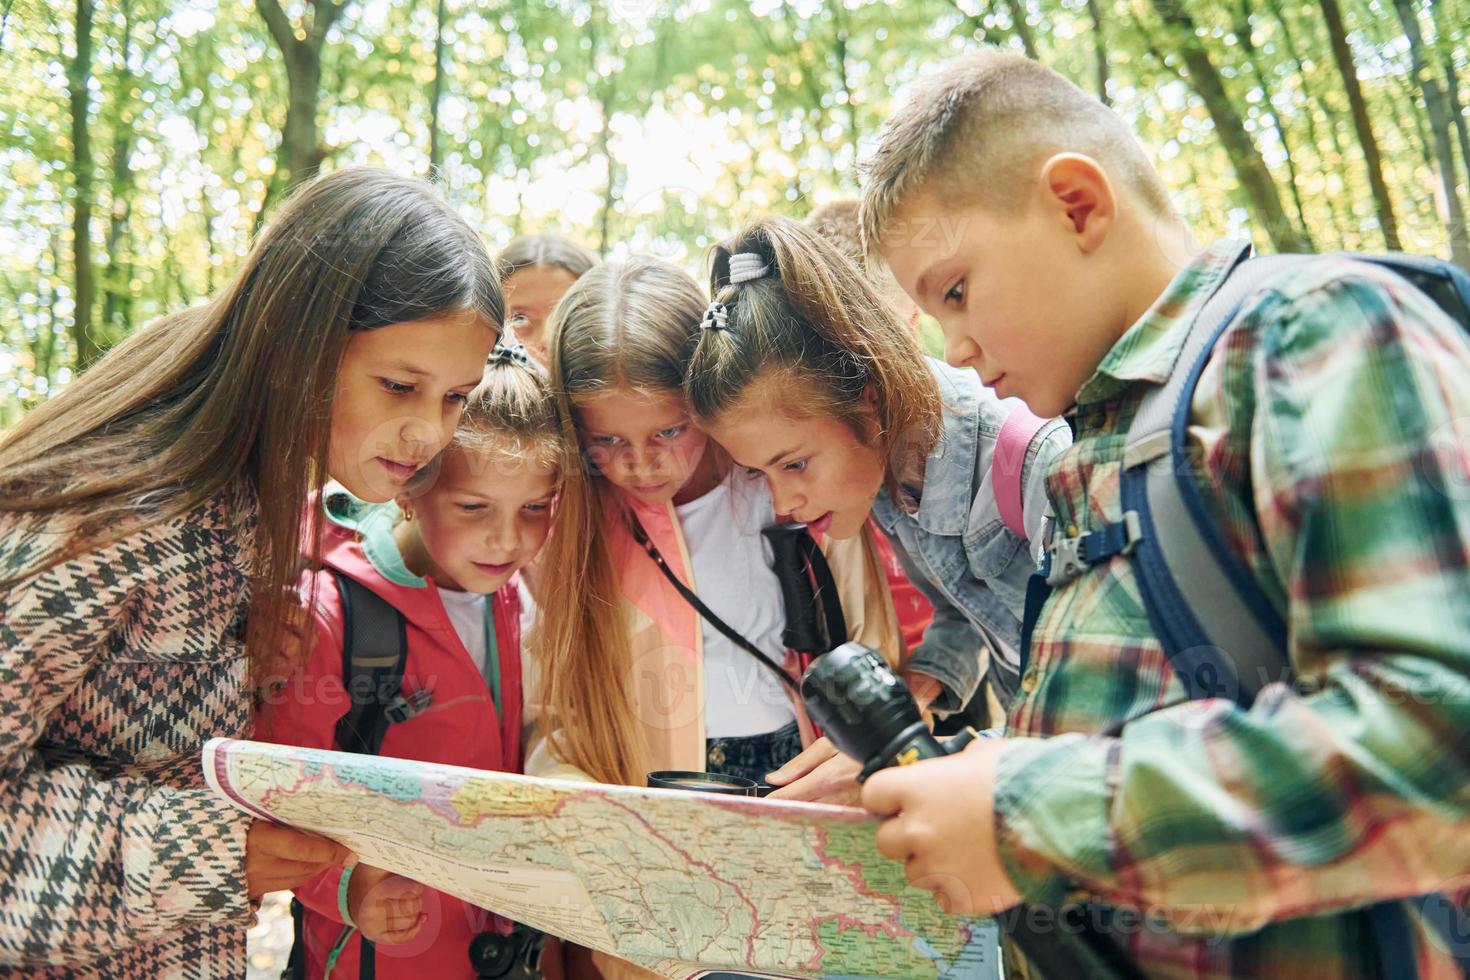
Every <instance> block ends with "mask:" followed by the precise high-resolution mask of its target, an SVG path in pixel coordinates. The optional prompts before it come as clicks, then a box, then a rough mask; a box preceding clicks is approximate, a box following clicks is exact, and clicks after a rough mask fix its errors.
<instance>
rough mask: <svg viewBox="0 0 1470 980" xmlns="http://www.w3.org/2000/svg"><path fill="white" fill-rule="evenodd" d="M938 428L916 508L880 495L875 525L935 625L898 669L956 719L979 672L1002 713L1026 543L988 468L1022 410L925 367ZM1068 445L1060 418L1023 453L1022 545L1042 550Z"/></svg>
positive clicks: (969, 376)
mask: <svg viewBox="0 0 1470 980" xmlns="http://www.w3.org/2000/svg"><path fill="white" fill-rule="evenodd" d="M929 366H930V369H931V370H932V371H933V372H934V377H935V380H936V381H938V383H939V396H940V402H941V405H942V410H943V420H944V428H943V432H942V434H941V435H940V437H939V439H938V440H937V441H936V443H935V445H934V448H933V449H931V450H930V451H929V455H928V457H927V458H926V459H925V461H924V479H923V486H922V488H918V492H917V493H916V494H915V495H916V496H917V497H918V498H919V499H918V504H917V507H912V506H905V505H904V503H901V502H899V501H896V500H894V499H893V495H892V494H891V493H890V492H889V491H888V490H887V489H886V488H885V489H883V490H881V491H879V493H878V498H877V499H876V500H875V501H874V502H873V516H874V517H875V518H876V519H877V522H878V525H879V527H881V528H882V529H883V532H884V534H886V535H887V536H888V539H889V540H890V541H891V542H892V543H893V550H894V553H895V554H896V555H897V556H898V558H899V561H900V562H902V563H903V566H904V570H905V571H906V572H907V573H908V576H909V579H910V580H911V581H912V582H913V583H914V586H915V587H916V588H918V589H919V591H920V592H922V593H924V595H925V596H927V597H928V599H929V601H930V602H931V603H932V604H933V606H934V621H933V622H932V623H930V625H929V628H928V629H927V630H925V632H924V638H923V640H921V641H920V642H919V645H918V648H917V649H915V650H914V651H913V652H912V656H911V657H910V659H909V661H908V662H907V664H906V668H907V669H909V670H913V671H917V672H919V673H923V674H927V675H929V676H930V677H933V678H935V679H936V680H938V681H939V682H940V684H941V685H942V686H943V690H942V691H941V693H940V695H939V697H938V698H937V699H936V700H935V702H934V709H935V710H936V711H939V712H952V711H958V710H959V709H960V708H962V707H964V705H965V704H966V702H968V701H969V700H970V698H971V697H972V696H973V695H974V693H975V690H976V688H977V687H978V686H979V684H980V680H981V678H982V677H983V676H985V675H986V673H987V667H988V671H989V676H990V679H991V686H992V687H993V689H994V692H995V695H996V697H997V698H999V700H1000V702H1001V704H1002V705H1004V704H1007V703H1009V701H1010V699H1011V695H1013V694H1014V693H1015V690H1016V683H1017V673H1018V667H1019V655H1018V652H1017V651H1018V650H1019V649H1020V643H1021V616H1022V613H1023V611H1024V608H1025V599H1026V581H1027V579H1028V578H1029V577H1030V575H1031V572H1032V571H1034V570H1035V566H1036V563H1035V561H1034V559H1033V554H1034V552H1035V551H1036V550H1037V549H1036V548H1034V547H1028V546H1027V542H1026V540H1023V539H1022V538H1020V537H1017V536H1016V535H1015V534H1014V533H1012V532H1011V531H1010V529H1008V528H1007V527H1006V526H1005V522H1004V521H1002V519H1001V516H1000V509H999V507H998V506H997V504H996V502H995V488H994V482H993V479H992V475H991V471H990V468H991V460H992V458H993V457H994V454H995V442H996V438H997V436H998V435H999V434H1000V428H1001V425H1002V424H1003V423H1004V422H1005V420H1006V416H1007V415H1009V414H1010V412H1011V411H1012V410H1013V409H1014V408H1016V407H1018V406H1019V405H1020V403H1019V402H1017V401H1015V400H1002V399H1000V398H998V397H996V395H995V393H994V392H993V391H991V390H990V389H989V388H986V387H985V386H984V385H982V384H981V383H980V379H979V377H977V376H976V374H975V372H974V371H970V370H967V369H966V370H961V369H957V368H952V367H949V366H947V365H945V364H942V363H940V362H939V361H935V360H931V361H930V362H929ZM1071 443H1072V432H1071V430H1070V429H1069V428H1068V427H1067V425H1066V423H1065V422H1063V421H1062V420H1060V419H1056V420H1053V421H1051V422H1048V423H1047V424H1046V426H1045V427H1044V428H1042V430H1041V431H1040V432H1038V433H1037V434H1036V437H1035V438H1034V439H1032V441H1031V445H1030V447H1029V448H1028V449H1027V450H1026V460H1025V463H1024V464H1023V466H1022V469H1021V479H1022V496H1023V499H1024V501H1025V510H1026V514H1025V524H1026V530H1027V536H1028V538H1030V539H1031V540H1032V541H1035V542H1038V543H1039V542H1040V540H1041V529H1042V521H1043V517H1044V515H1045V512H1046V472H1047V470H1048V468H1049V467H1050V465H1051V462H1052V460H1054V459H1056V458H1057V456H1059V455H1060V454H1061V453H1062V452H1063V450H1065V449H1066V448H1067V447H1068V446H1070V445H1071Z"/></svg>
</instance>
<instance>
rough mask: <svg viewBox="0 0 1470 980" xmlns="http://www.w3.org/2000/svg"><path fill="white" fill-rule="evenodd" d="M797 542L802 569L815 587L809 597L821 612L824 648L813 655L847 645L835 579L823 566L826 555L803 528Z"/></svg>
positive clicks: (825, 563) (829, 567) (840, 599)
mask: <svg viewBox="0 0 1470 980" xmlns="http://www.w3.org/2000/svg"><path fill="white" fill-rule="evenodd" d="M798 540H799V541H800V542H801V550H802V557H803V558H804V559H805V560H806V567H807V569H809V570H810V572H811V577H812V582H813V583H814V584H815V586H816V588H815V589H814V590H813V594H812V598H813V600H814V601H815V602H816V604H817V609H818V610H819V612H820V613H821V617H822V620H821V621H822V626H823V630H824V631H825V633H826V636H825V639H826V645H825V646H823V648H822V649H821V650H818V651H816V652H817V653H826V652H827V651H828V650H835V649H837V648H838V647H840V646H841V645H842V644H844V643H846V642H847V616H846V615H845V614H844V613H843V612H842V596H841V595H839V594H838V592H837V579H836V578H834V577H833V575H832V566H831V565H829V564H827V555H826V554H825V553H824V552H823V551H822V548H821V545H819V544H817V541H816V539H815V538H813V537H812V535H811V532H810V531H808V530H807V529H806V528H802V529H801V537H800V538H799V539H798Z"/></svg>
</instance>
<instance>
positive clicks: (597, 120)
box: [0, 0, 1470, 428]
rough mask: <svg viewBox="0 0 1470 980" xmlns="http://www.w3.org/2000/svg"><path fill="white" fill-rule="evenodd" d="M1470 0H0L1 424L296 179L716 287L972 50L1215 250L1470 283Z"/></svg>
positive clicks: (163, 296)
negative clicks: (416, 192)
mask: <svg viewBox="0 0 1470 980" xmlns="http://www.w3.org/2000/svg"><path fill="white" fill-rule="evenodd" d="M1467 25H1470V0H1320V2H1319V3H1315V4H1305V5H1304V4H1299V3H1294V2H1292V0H903V2H899V0H593V2H587V0H488V2H473V0H347V2H344V0H309V2H303V0H295V2H282V0H253V2H248V0H189V2H178V3H167V2H162V0H69V2H54V3H48V2H44V0H0V79H4V83H3V84H0V175H3V179H0V428H3V427H4V426H5V425H7V424H9V423H10V422H13V421H14V419H15V418H17V417H18V416H19V414H20V413H21V412H23V411H24V410H25V409H26V408H28V407H30V406H33V405H34V404H36V403H37V402H38V401H40V400H41V399H44V398H46V397H47V396H48V395H50V394H53V393H54V392H56V391H57V390H59V389H60V388H61V387H62V386H64V385H65V384H66V383H67V382H68V381H69V380H70V379H71V378H73V377H75V375H76V374H77V373H78V371H79V370H81V369H83V368H84V367H85V366H86V365H88V364H90V363H91V362H92V361H94V360H95V359H96V358H97V357H98V356H99V355H100V353H101V352H102V351H104V350H106V348H107V347H108V346H110V345H111V344H114V343H116V342H117V341H118V340H119V339H120V338H122V337H123V336H125V335H126V334H127V333H128V332H129V331H131V330H133V329H135V328H137V327H138V326H139V325H141V324H143V323H146V322H147V321H149V320H150V319H152V318H154V317H156V316H157V315H159V314H160V313H162V312H165V311H168V310H172V309H177V308H179V307H182V306H186V305H188V304H191V303H194V302H197V301H199V300H200V299H202V298H203V297H205V296H207V295H208V294H209V293H211V292H212V291H213V290H215V289H216V288H217V287H219V286H220V285H222V284H223V283H224V282H225V281H226V280H227V279H228V277H229V276H230V275H231V274H232V272H233V270H234V269H235V268H236V267H237V265H238V263H239V261H240V258H241V257H242V256H243V255H244V254H245V252H246V250H247V249H248V247H249V244H250V242H251V240H252V236H253V235H255V233H256V232H257V231H258V230H259V229H260V227H261V224H262V222H263V221H265V220H266V219H268V218H269V216H270V214H271V213H272V211H273V209H274V208H275V207H277V206H278V205H279V202H280V201H281V200H282V198H283V197H284V196H285V194H286V193H287V191H288V189H289V188H290V187H291V186H292V185H293V184H294V183H296V182H298V181H300V180H303V179H306V178H308V177H310V176H311V175H312V174H314V173H317V172H319V171H326V170H331V169H335V168H339V167H343V166H347V165H351V164H359V163H371V164H379V165H385V166H389V167H394V168H397V169H400V170H402V171H405V172H412V173H418V174H424V175H430V174H432V175H434V178H435V179H436V180H437V181H438V182H439V183H440V185H441V186H442V188H443V190H444V192H445V194H446V195H447V196H448V198H449V199H450V201H451V202H452V203H453V204H454V206H455V207H456V208H457V209H458V210H460V211H461V212H462V213H463V214H464V215H465V217H466V218H468V219H469V220H470V221H471V222H472V223H473V224H474V225H475V227H477V228H478V229H480V230H481V231H482V233H483V234H484V236H485V238H486V241H487V243H488V244H489V245H490V246H491V247H492V248H499V247H501V246H503V245H504V244H505V243H506V242H507V241H508V240H509V238H510V237H511V236H512V235H514V234H516V233H518V232H523V231H538V230H544V229H555V230H559V231H562V232H564V233H566V234H569V235H571V236H573V237H574V238H577V239H579V240H580V241H582V242H583V243H584V244H586V245H588V246H589V247H590V248H592V249H594V250H595V251H598V252H600V253H602V254H604V255H612V254H627V253H652V254H656V255H659V256H662V257H664V258H667V259H670V260H672V261H674V262H676V263H679V264H681V265H684V266H685V267H687V268H689V269H690V271H691V272H695V273H696V274H697V275H699V276H701V278H702V275H703V265H704V261H705V252H706V250H707V248H708V247H709V245H710V244H711V243H713V242H715V241H718V240H719V239H720V238H721V237H723V236H724V235H726V234H728V233H729V232H731V231H732V230H734V229H735V228H737V227H738V226H739V225H740V224H741V223H742V222H743V221H745V220H747V219H749V218H752V217H754V216H756V215H759V214H763V213H769V212H781V213H786V214H790V215H792V216H795V217H801V216H803V215H805V214H806V213H807V212H809V211H810V210H811V209H812V208H814V207H816V206H818V205H820V204H822V203H825V202H827V201H830V200H833V199H835V198H838V197H843V196H849V195H852V194H853V193H855V191H856V190H857V187H858V164H859V163H860V161H861V160H862V159H863V158H864V156H865V153H866V152H867V151H868V150H869V149H870V148H871V145H872V141H873V138H874V136H875V135H876V133H877V131H878V127H879V126H880V124H881V122H882V120H883V119H884V118H885V116H886V115H887V113H888V112H890V111H891V110H892V109H893V108H894V107H895V105H897V104H899V100H901V96H902V93H903V90H904V88H905V86H906V85H907V84H908V83H909V82H911V81H912V80H913V79H915V78H916V77H919V76H920V75H922V74H923V73H924V72H926V71H932V70H933V69H934V68H935V67H936V66H938V65H939V64H940V63H942V62H943V61H944V60H945V59H947V58H949V57H952V56H953V55H955V54H958V53H960V52H963V51H965V50H967V49H970V48H973V47H974V46H976V45H980V44H993V45H1001V46H1005V47H1009V48H1013V49H1015V50H1017V51H1023V52H1025V53H1027V54H1030V55H1032V56H1034V57H1036V58H1039V59H1040V60H1042V61H1043V62H1045V63H1046V64H1048V65H1050V66H1052V67H1054V68H1055V69H1057V70H1058V71H1060V72H1062V73H1063V74H1064V75H1066V76H1067V77H1069V78H1071V79H1072V80H1074V81H1075V82H1076V83H1077V84H1078V85H1081V86H1083V87H1084V88H1086V89H1088V90H1089V91H1092V92H1094V93H1096V94H1097V95H1098V96H1099V97H1101V98H1102V99H1103V100H1105V101H1106V102H1108V103H1109V104H1110V105H1112V106H1114V107H1115V108H1116V109H1117V110H1118V111H1119V112H1121V113H1122V114H1123V115H1124V116H1125V117H1126V118H1127V119H1128V120H1129V122H1130V123H1131V124H1132V125H1133V126H1134V128H1135V130H1136V132H1137V133H1138V134H1139V136H1140V137H1141V139H1142V140H1143V142H1144V144H1145V145H1146V147H1147V148H1148V150H1149V152H1150V154H1151V155H1152V156H1153V158H1154V159H1155V161H1156V162H1157V164H1158V166H1159V168H1160V170H1161V172H1162V174H1163V176H1164V178H1165V181H1166V183H1167V185H1168V187H1169V189H1170V190H1171V192H1172V193H1173V194H1174V195H1175V198H1176V201H1177V203H1178V206H1179V208H1180V210H1181V211H1182V212H1183V213H1184V214H1185V216H1186V217H1187V218H1188V220H1189V222H1190V224H1191V225H1192V226H1193V228H1194V229H1195V231H1196V233H1197V234H1198V235H1199V236H1200V237H1201V238H1203V239H1209V238H1212V237H1215V236H1218V235H1222V234H1226V233H1232V234H1250V235H1251V236H1252V237H1253V238H1254V239H1255V240H1256V243H1257V245H1258V246H1259V247H1260V248H1262V249H1263V250H1266V251H1273V250H1279V251H1298V250H1321V251H1326V250H1333V249H1359V250H1375V251H1376V250H1383V249H1385V248H1393V249H1404V250H1406V251H1412V252H1420V253H1426V254H1434V255H1440V256H1443V257H1446V258H1450V259H1453V260H1454V261H1456V262H1457V263H1459V264H1460V265H1462V266H1465V267H1467V268H1470V240H1467V234H1466V220H1465V215H1466V211H1467V209H1470V187H1467V182H1470V177H1467V173H1470V171H1467V164H1470V135H1467V126H1470V114H1467V105H1466V103H1467V97H1470V50H1467V45H1466V29H1467Z"/></svg>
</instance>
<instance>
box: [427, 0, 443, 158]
mask: <svg viewBox="0 0 1470 980" xmlns="http://www.w3.org/2000/svg"><path fill="white" fill-rule="evenodd" d="M446 5H447V4H446V0H439V3H438V5H437V6H436V8H435V11H434V83H433V84H432V85H431V86H430V87H429V169H430V171H431V172H434V173H437V172H438V171H439V168H440V167H442V166H444V147H443V146H441V145H440V140H439V98H440V96H441V95H442V94H443V91H444V17H445V7H446Z"/></svg>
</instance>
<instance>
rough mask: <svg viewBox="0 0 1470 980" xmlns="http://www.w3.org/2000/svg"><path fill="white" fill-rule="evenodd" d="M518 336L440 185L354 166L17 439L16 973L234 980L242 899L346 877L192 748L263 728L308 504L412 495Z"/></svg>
mask: <svg viewBox="0 0 1470 980" xmlns="http://www.w3.org/2000/svg"><path fill="white" fill-rule="evenodd" d="M501 317H502V303H501V296H500V287H499V282H498V279H497V277H496V275H495V269H494V266H493V264H492V262H491V259H490V256H489V254H488V252H487V251H486V249H485V247H484V244H483V243H482V242H481V241H480V239H479V238H478V236H476V235H475V233H474V232H473V231H472V230H471V229H470V227H469V226H468V225H467V224H466V223H465V222H464V221H462V220H461V219H460V218H459V217H458V216H456V215H455V214H454V213H453V211H451V210H450V209H449V208H448V206H447V205H446V204H445V203H444V202H443V201H442V200H440V199H439V197H438V196H437V195H436V194H435V193H434V192H433V191H432V190H431V189H430V188H429V187H428V186H427V185H426V184H424V183H422V182H421V181H417V180H412V179H408V178H402V177H398V176H395V175H393V174H390V173H387V172H384V171H378V170H368V169H359V170H347V171H340V172H338V173H335V174H333V175H331V176H328V177H324V178H321V179H319V180H317V181H315V182H313V183H311V184H308V185H306V186H304V187H302V188H301V189H299V190H298V191H297V192H296V193H295V194H294V195H293V196H292V198H291V199H290V200H289V201H288V202H287V203H286V204H285V205H284V206H283V207H282V210H281V212H280V214H279V215H278V216H277V218H276V220H275V221H274V222H273V223H272V224H271V225H270V226H269V228H267V230H266V231H265V232H264V233H263V234H262V236H261V238H260V240H259V241H258V242H257V243H256V244H255V246H254V248H253V249H252V250H251V252H250V254H249V256H248V257H247V258H246V260H245V262H244V265H243V267H242V268H241V269H240V271H239V273H238V274H237V275H236V276H235V278H234V279H233V280H232V281H231V283H230V284H229V285H228V286H227V287H226V288H225V289H224V290H223V291H222V292H221V293H219V294H218V295H217V296H215V297H213V298H212V299H210V300H209V301H208V302H206V303H204V304H203V305H200V306H198V307H195V308H193V309H190V310H186V311H184V312H182V313H176V314H173V315H170V316H166V317H164V318H162V319H160V320H158V321H155V322H153V323H151V324H149V325H147V326H145V327H143V328H141V329H140V330H138V331H137V332H136V333H135V334H133V335H132V336H131V337H129V338H128V339H127V340H125V341H123V342H122V343H121V344H119V345H118V346H117V347H116V348H115V349H113V350H112V351H111V352H109V353H108V354H107V355H106V356H105V357H103V358H102V360H100V361H99V362H98V363H97V364H96V365H95V366H94V367H93V368H92V369H91V370H89V371H87V372H86V373H85V374H83V375H82V376H81V377H79V378H77V379H76V380H75V381H74V382H72V383H71V384H70V385H69V386H68V387H67V388H66V390H65V391H63V392H62V393H61V394H59V395H58V396H56V397H55V398H54V399H52V400H51V401H50V402H48V403H47V404H45V405H43V406H41V407H40V408H38V409H36V410H35V411H34V412H33V413H32V414H31V415H30V416H28V417H27V418H26V419H24V420H23V421H22V422H21V423H20V424H19V425H18V426H16V427H15V428H14V429H13V430H12V431H11V432H9V433H8V434H6V436H5V437H4V439H3V441H0V697H3V698H4V701H5V704H6V711H5V713H4V714H3V716H0V774H3V775H0V814H3V816H0V867H3V868H4V873H3V874H0V907H3V908H4V909H5V910H6V914H5V915H3V916H0V964H4V965H6V966H18V967H35V968H40V967H42V966H44V965H57V966H64V967H67V968H70V969H71V970H72V971H73V972H75V973H78V974H85V975H87V976H93V975H96V976H108V977H154V976H161V975H165V974H172V973H174V972H177V971H178V970H179V969H181V968H183V966H184V964H188V965H189V968H190V969H192V970H196V971H198V975H201V976H213V975H221V976H239V975H242V974H243V972H244V928H245V926H246V925H248V924H249V922H250V919H251V915H252V902H253V900H254V899H257V898H258V897H259V896H260V895H261V894H262V893H264V892H266V891H271V890H277V889H283V888H289V887H291V886H293V885H296V884H298V883H300V882H302V881H305V880H307V879H309V878H311V877H313V876H314V875H316V874H317V873H319V872H320V871H322V870H323V869H324V868H326V867H330V866H332V865H335V864H341V863H342V862H343V860H344V858H346V859H350V858H351V856H350V855H347V854H346V853H345V851H344V850H343V849H342V848H341V847H339V846H338V845H335V844H332V843H331V842H328V841H323V840H319V839H316V838H311V837H307V836H305V835H301V834H297V833H295V832H292V831H288V830H286V829H284V828H279V827H274V826H272V825H271V824H269V823H268V822H265V821H258V820H251V819H250V818H249V817H247V816H245V815H243V814H241V813H240V812H239V811H237V810H235V809H234V808H233V807H231V806H229V805H227V804H225V803H224V802H223V801H220V800H217V799H215V798H213V796H212V795H211V793H210V792H209V790H208V789H207V788H205V786H204V782H203V779H202V774H201V773H200V771H199V756H200V748H201V746H202V743H203V742H204V740H205V739H207V738H209V737H211V736H236V737H240V736H248V735H249V733H250V729H251V691H252V685H253V684H254V683H259V682H261V681H262V680H263V679H264V675H265V674H266V673H267V672H268V665H270V664H271V663H272V662H273V660H274V658H275V657H276V655H277V654H276V651H277V650H278V649H280V648H281V647H282V646H284V645H285V640H286V639H287V635H288V633H289V632H290V631H291V627H292V625H293V623H292V619H293V617H292V614H291V611H292V610H294V609H297V608H299V607H298V606H297V603H296V600H295V599H294V597H293V594H292V592H291V588H290V587H291V586H292V585H294V583H295V582H296V578H297V574H298V571H299V565H298V554H299V552H300V545H301V540H302V534H303V521H302V515H303V513H305V512H306V503H307V499H308V495H309V493H310V492H311V490H312V489H313V487H314V486H319V485H320V484H321V483H322V482H323V481H325V480H326V479H327V477H328V476H329V475H330V476H331V477H332V478H334V479H336V480H338V481H340V482H341V483H342V484H343V485H345V486H346V487H347V488H348V489H349V490H351V491H352V492H353V493H354V494H355V495H357V496H358V497H360V498H363V499H365V500H377V501H382V500H387V499H389V498H391V497H393V496H394V495H395V494H397V493H398V492H399V491H400V490H401V489H402V488H403V487H404V485H405V484H406V483H407V482H408V480H409V479H410V478H411V477H412V476H413V475H414V474H415V473H416V472H417V471H418V470H419V468H420V467H421V466H423V465H424V464H425V463H426V462H427V461H428V460H430V459H431V458H432V457H433V456H434V455H435V454H436V453H437V452H438V451H439V450H440V449H441V448H443V447H444V445H445V444H447V443H448V441H449V439H450V437H451V435H452V434H453V432H454V429H455V425H456V423H457V421H458V418H459V414H460V410H461V407H462V406H463V404H464V402H465V399H466V397H467V396H468V395H469V393H470V391H471V390H472V389H473V388H474V387H475V385H476V384H478V383H479V381H480V378H481V374H482V371H483V368H484V364H485V358H486V355H487V354H488V353H489V351H490V349H491V347H492V345H493V344H494V343H495V340H496V338H497V336H498V334H499V330H500V323H501ZM314 523H315V522H314V521H310V520H308V521H307V527H306V529H305V533H306V536H307V538H308V540H310V539H312V538H313V537H314V536H315V534H316V530H315V528H314V527H313V526H312V525H313V524H314ZM252 600H253V602H252ZM247 615H248V617H249V622H250V630H249V634H250V636H249V639H250V643H249V647H248V651H247V648H246V642H245V641H246V635H245V634H246V630H245V623H246V619H247Z"/></svg>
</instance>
